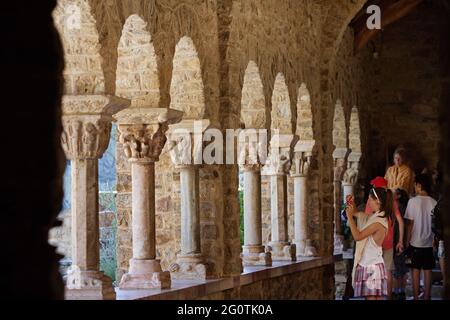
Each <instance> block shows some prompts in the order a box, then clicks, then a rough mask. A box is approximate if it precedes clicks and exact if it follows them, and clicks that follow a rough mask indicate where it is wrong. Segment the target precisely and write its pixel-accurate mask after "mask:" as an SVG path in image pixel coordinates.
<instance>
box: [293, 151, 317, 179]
mask: <svg viewBox="0 0 450 320" xmlns="http://www.w3.org/2000/svg"><path fill="white" fill-rule="evenodd" d="M311 158H312V152H295V154H294V159H293V161H292V164H293V165H292V168H291V175H293V176H307V175H308V174H309V169H310V166H311Z"/></svg>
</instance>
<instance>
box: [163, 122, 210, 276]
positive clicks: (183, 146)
mask: <svg viewBox="0 0 450 320" xmlns="http://www.w3.org/2000/svg"><path fill="white" fill-rule="evenodd" d="M209 124H210V122H209V120H183V121H182V122H180V123H178V124H174V125H171V126H170V129H169V131H168V132H167V137H168V140H169V142H168V143H169V149H170V154H171V158H172V162H173V163H174V164H175V166H176V167H177V168H178V169H179V170H180V184H181V185H180V191H181V253H180V254H179V255H178V256H177V261H176V263H174V264H172V265H171V266H170V271H171V276H172V278H173V279H183V280H205V279H206V278H208V276H209V274H208V268H207V265H206V263H205V261H204V258H203V255H202V252H201V241H200V210H199V204H200V198H199V196H200V194H199V187H200V186H199V166H200V165H201V159H202V158H201V155H202V151H203V148H202V134H203V132H204V131H205V130H206V129H207V128H208V126H209Z"/></svg>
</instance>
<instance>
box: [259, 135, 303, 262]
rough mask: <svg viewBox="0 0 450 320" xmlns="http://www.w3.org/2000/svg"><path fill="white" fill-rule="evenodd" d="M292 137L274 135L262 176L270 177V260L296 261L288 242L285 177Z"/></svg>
mask: <svg viewBox="0 0 450 320" xmlns="http://www.w3.org/2000/svg"><path fill="white" fill-rule="evenodd" d="M293 141H294V136H293V135H275V136H274V137H272V140H271V147H270V155H269V158H268V161H267V163H266V166H265V167H264V169H263V174H264V175H267V176H270V206H271V223H272V241H271V242H270V243H269V250H270V251H271V253H272V260H288V261H296V260H297V257H296V248H295V244H291V243H290V242H289V240H288V214H287V175H288V174H289V170H290V167H291V158H292V155H291V154H292V150H293V148H292V145H291V144H292V143H293Z"/></svg>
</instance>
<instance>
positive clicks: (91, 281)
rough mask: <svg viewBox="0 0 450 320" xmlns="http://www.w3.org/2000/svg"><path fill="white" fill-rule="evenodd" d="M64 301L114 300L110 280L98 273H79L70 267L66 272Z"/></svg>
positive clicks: (114, 295) (75, 268)
mask: <svg viewBox="0 0 450 320" xmlns="http://www.w3.org/2000/svg"><path fill="white" fill-rule="evenodd" d="M65 299H66V300H115V299H116V292H115V291H114V288H113V285H112V280H111V278H109V277H108V276H106V275H105V274H103V272H100V271H81V270H80V268H78V267H77V266H71V267H70V268H69V269H68V271H67V278H66V288H65Z"/></svg>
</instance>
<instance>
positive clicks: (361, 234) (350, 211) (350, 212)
mask: <svg viewBox="0 0 450 320" xmlns="http://www.w3.org/2000/svg"><path fill="white" fill-rule="evenodd" d="M346 212H347V217H348V225H349V227H350V230H351V232H352V236H353V239H355V241H361V240H364V239H365V238H367V237H368V236H370V235H372V234H374V233H375V232H377V231H378V230H379V228H380V227H382V226H381V225H380V224H379V223H373V224H371V225H370V226H368V227H367V228H365V229H364V230H362V231H359V229H358V227H357V226H356V222H355V218H354V216H355V215H356V214H357V211H356V208H355V205H354V204H351V205H349V206H347V209H346Z"/></svg>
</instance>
